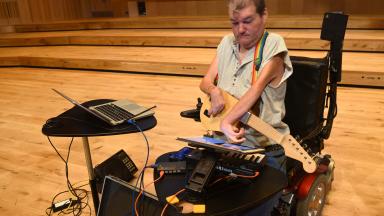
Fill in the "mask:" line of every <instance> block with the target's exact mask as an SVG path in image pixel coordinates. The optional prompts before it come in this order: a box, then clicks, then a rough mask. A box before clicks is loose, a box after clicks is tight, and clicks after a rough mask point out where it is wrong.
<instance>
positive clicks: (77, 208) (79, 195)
mask: <svg viewBox="0 0 384 216" xmlns="http://www.w3.org/2000/svg"><path fill="white" fill-rule="evenodd" d="M47 138H48V141H49V143H50V144H51V146H52V148H53V149H54V150H55V152H56V153H57V155H58V156H59V157H60V158H61V160H62V161H63V162H64V164H65V177H66V183H67V187H68V190H67V191H62V192H60V193H58V194H56V195H55V196H54V197H53V199H52V202H51V207H49V208H47V209H46V211H45V213H46V214H47V215H51V214H52V210H53V209H52V206H53V205H54V203H55V200H56V198H57V197H58V196H59V195H61V194H63V193H67V192H70V193H71V194H72V195H73V196H75V197H76V199H77V200H76V203H75V204H74V205H73V206H72V207H70V208H67V209H63V210H61V211H60V213H59V215H61V214H71V213H72V214H73V215H75V216H79V215H81V213H82V212H83V209H85V208H87V207H88V208H89V209H90V211H89V212H90V213H89V214H90V215H91V208H90V206H89V204H88V202H89V197H88V194H87V193H88V191H87V190H85V189H81V187H83V186H86V185H87V184H85V185H81V186H79V187H76V188H74V187H73V185H72V184H71V182H70V180H69V169H68V161H69V156H70V152H71V147H72V144H73V140H74V138H73V137H72V138H71V142H70V143H69V147H68V153H67V157H66V159H64V157H63V156H62V155H61V154H60V153H59V151H58V150H57V148H56V147H55V145H54V144H53V143H52V141H51V139H50V138H49V136H47ZM77 191H79V192H77ZM83 194H84V195H83ZM84 199H86V201H85V202H83V200H84ZM48 209H49V213H48V212H47V210H48Z"/></svg>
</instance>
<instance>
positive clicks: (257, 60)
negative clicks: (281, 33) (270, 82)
mask: <svg viewBox="0 0 384 216" xmlns="http://www.w3.org/2000/svg"><path fill="white" fill-rule="evenodd" d="M268 34H269V33H268V32H267V31H264V34H263V36H262V37H261V39H260V40H259V42H257V45H256V47H255V53H254V55H253V67H252V84H253V83H254V82H255V81H256V79H257V77H258V75H259V74H258V71H259V69H260V66H261V62H262V61H263V50H264V45H265V41H266V40H267V37H268Z"/></svg>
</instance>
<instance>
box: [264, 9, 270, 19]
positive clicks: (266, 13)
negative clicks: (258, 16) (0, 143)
mask: <svg viewBox="0 0 384 216" xmlns="http://www.w3.org/2000/svg"><path fill="white" fill-rule="evenodd" d="M268 15H269V14H268V9H267V8H265V10H264V12H263V17H265V18H264V19H267V18H268Z"/></svg>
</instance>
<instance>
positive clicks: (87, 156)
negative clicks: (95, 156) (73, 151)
mask: <svg viewBox="0 0 384 216" xmlns="http://www.w3.org/2000/svg"><path fill="white" fill-rule="evenodd" d="M82 139H83V148H84V154H85V162H86V164H87V168H88V175H89V186H90V187H91V192H92V198H93V204H94V207H95V212H96V214H97V210H98V208H99V194H98V193H97V189H96V177H95V172H94V169H93V165H92V158H91V150H90V149H89V142H88V137H82Z"/></svg>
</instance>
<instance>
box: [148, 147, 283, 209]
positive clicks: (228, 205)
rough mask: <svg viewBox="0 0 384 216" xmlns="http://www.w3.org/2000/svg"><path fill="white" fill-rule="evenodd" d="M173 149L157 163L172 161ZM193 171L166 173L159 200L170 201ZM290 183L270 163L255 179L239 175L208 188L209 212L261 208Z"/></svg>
mask: <svg viewBox="0 0 384 216" xmlns="http://www.w3.org/2000/svg"><path fill="white" fill-rule="evenodd" d="M171 153H172V152H171ZM171 153H167V154H164V155H161V156H160V157H159V158H158V159H157V160H156V163H158V162H167V161H169V155H170V154H171ZM189 174H190V172H187V173H185V174H168V175H167V174H166V175H164V177H163V179H162V180H160V181H158V182H156V183H155V189H156V193H157V196H158V198H159V200H160V201H162V202H166V197H168V196H170V195H173V194H175V193H176V192H178V191H179V190H181V189H183V188H184V187H185V184H186V183H187V180H188V177H189ZM158 176H159V173H157V172H155V173H154V178H155V179H156V178H157V177H158ZM287 184H288V181H287V177H286V175H285V174H284V173H283V172H281V171H279V170H276V169H274V168H272V167H269V166H267V165H265V166H264V167H263V168H262V169H261V170H260V175H259V176H257V177H256V178H255V179H252V180H249V179H238V180H236V181H233V182H230V183H228V182H221V183H217V184H215V186H213V187H211V188H208V189H207V192H206V195H205V197H204V203H205V205H206V213H205V215H234V214H239V213H241V212H244V211H245V210H249V209H252V208H257V207H258V206H260V205H262V204H263V203H264V202H265V201H266V200H268V199H269V198H271V197H272V196H274V195H275V194H277V193H278V192H280V191H281V190H282V189H283V188H285V187H286V186H287ZM168 213H169V215H175V211H174V210H172V209H171V211H168Z"/></svg>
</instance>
